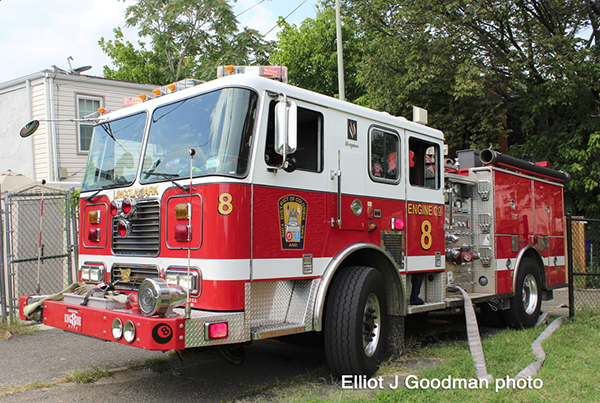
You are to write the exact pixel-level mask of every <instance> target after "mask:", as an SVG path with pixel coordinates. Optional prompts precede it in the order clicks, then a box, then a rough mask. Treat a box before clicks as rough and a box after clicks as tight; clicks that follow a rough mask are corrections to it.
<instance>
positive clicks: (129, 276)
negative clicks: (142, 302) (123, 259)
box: [110, 265, 159, 290]
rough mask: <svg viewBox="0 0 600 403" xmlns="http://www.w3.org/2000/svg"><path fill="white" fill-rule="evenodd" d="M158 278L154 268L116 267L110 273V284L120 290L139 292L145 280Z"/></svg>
mask: <svg viewBox="0 0 600 403" xmlns="http://www.w3.org/2000/svg"><path fill="white" fill-rule="evenodd" d="M158 277H159V274H158V268H157V267H153V266H128V265H115V266H113V268H112V270H111V272H110V282H111V283H112V284H114V285H115V288H116V289H119V290H137V289H138V288H139V287H140V285H141V284H142V281H144V280H145V279H147V278H158Z"/></svg>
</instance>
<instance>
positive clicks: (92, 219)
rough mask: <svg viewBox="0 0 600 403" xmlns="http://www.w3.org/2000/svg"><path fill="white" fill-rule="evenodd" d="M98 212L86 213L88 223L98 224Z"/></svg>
mask: <svg viewBox="0 0 600 403" xmlns="http://www.w3.org/2000/svg"><path fill="white" fill-rule="evenodd" d="M100 216H101V214H100V210H91V211H88V223H90V224H100Z"/></svg>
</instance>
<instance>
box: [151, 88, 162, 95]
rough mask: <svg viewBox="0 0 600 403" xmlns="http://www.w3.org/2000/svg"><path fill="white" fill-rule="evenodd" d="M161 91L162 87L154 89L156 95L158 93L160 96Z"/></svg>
mask: <svg viewBox="0 0 600 403" xmlns="http://www.w3.org/2000/svg"><path fill="white" fill-rule="evenodd" d="M161 92H162V91H161V89H160V88H155V89H153V90H152V93H153V94H154V95H156V96H159V95H160V93H161Z"/></svg>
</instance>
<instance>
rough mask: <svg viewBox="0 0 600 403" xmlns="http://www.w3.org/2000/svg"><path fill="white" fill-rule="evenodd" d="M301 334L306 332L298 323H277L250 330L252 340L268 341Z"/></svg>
mask: <svg viewBox="0 0 600 403" xmlns="http://www.w3.org/2000/svg"><path fill="white" fill-rule="evenodd" d="M303 332H306V327H305V326H304V325H301V324H299V323H278V324H276V325H270V326H258V327H255V328H252V330H251V334H252V339H253V340H261V339H270V338H272V337H279V336H287V335H289V334H296V333H303Z"/></svg>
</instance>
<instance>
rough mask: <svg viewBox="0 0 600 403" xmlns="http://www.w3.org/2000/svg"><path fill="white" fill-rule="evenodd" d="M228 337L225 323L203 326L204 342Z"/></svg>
mask: <svg viewBox="0 0 600 403" xmlns="http://www.w3.org/2000/svg"><path fill="white" fill-rule="evenodd" d="M228 335H229V326H228V325H227V322H214V323H205V324H204V338H205V339H206V340H213V339H224V338H225V337H227V336H228Z"/></svg>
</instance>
